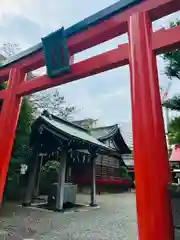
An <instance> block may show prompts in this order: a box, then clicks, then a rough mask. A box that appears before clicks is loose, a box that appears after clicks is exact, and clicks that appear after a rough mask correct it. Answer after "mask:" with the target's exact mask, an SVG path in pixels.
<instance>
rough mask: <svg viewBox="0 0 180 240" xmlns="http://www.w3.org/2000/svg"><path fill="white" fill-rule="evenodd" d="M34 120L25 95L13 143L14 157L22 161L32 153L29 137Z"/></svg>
mask: <svg viewBox="0 0 180 240" xmlns="http://www.w3.org/2000/svg"><path fill="white" fill-rule="evenodd" d="M32 121H33V112H32V106H31V103H30V102H29V101H28V98H26V97H24V98H23V101H22V106H21V111H20V116H19V121H18V125H17V129H16V136H15V141H14V145H13V151H12V157H13V158H15V159H19V160H20V162H22V163H23V162H26V160H27V159H28V158H29V155H30V153H31V149H30V147H29V137H30V132H31V124H32Z"/></svg>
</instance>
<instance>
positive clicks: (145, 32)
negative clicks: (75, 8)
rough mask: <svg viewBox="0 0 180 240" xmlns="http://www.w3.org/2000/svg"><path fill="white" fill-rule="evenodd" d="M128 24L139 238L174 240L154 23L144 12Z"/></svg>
mask: <svg viewBox="0 0 180 240" xmlns="http://www.w3.org/2000/svg"><path fill="white" fill-rule="evenodd" d="M128 24H129V51H130V56H129V61H130V73H131V100H132V122H133V141H134V162H135V182H136V204H137V221H138V239H139V240H173V239H174V238H173V225H172V214H171V208H170V199H169V195H168V182H169V181H170V168H169V162H168V154H167V146H166V139H165V131H164V122H163V116H162V109H161V100H160V91H159V83H158V73H157V65H156V56H155V53H154V52H153V50H152V23H151V21H150V20H149V17H148V15H147V13H144V12H141V13H136V14H134V15H133V16H131V18H130V21H129V23H128Z"/></svg>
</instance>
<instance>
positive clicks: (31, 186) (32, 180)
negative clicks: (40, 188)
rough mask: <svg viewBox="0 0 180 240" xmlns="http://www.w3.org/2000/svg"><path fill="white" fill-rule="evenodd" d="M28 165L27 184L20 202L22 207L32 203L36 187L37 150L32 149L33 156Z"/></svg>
mask: <svg viewBox="0 0 180 240" xmlns="http://www.w3.org/2000/svg"><path fill="white" fill-rule="evenodd" d="M29 162H30V165H29V166H28V172H29V175H28V184H27V188H26V191H25V196H24V199H23V202H22V205H23V206H24V207H26V206H30V205H31V202H32V197H33V194H34V191H35V187H36V180H37V175H38V170H39V151H38V148H34V149H33V155H32V157H31V159H30V160H29Z"/></svg>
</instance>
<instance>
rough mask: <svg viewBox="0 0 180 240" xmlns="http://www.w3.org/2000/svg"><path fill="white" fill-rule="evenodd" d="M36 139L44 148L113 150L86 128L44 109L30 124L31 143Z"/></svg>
mask: <svg viewBox="0 0 180 240" xmlns="http://www.w3.org/2000/svg"><path fill="white" fill-rule="evenodd" d="M39 137H41V140H40V139H39ZM37 141H40V142H43V144H44V145H46V148H50V146H51V149H52V148H54V149H55V147H57V146H58V147H61V146H62V145H67V147H68V148H73V149H75V148H76V149H91V148H95V149H96V150H98V151H100V152H101V151H102V152H109V153H110V152H112V153H113V152H114V151H115V149H113V148H111V147H110V146H107V145H106V144H104V143H102V142H101V141H99V140H98V139H97V138H95V137H94V136H93V135H92V134H91V133H90V132H89V131H88V130H86V129H84V128H82V127H79V126H78V125H75V124H73V123H71V122H69V121H66V120H63V119H61V118H59V117H57V116H55V115H53V114H50V113H49V112H47V111H44V112H43V114H42V115H41V116H40V117H39V118H38V119H36V120H35V122H34V123H33V125H32V134H31V144H33V143H34V142H37Z"/></svg>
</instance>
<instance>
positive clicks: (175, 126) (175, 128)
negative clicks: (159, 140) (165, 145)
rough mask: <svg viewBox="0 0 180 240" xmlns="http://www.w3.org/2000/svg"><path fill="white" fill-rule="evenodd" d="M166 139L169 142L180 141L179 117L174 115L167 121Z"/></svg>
mask: <svg viewBox="0 0 180 240" xmlns="http://www.w3.org/2000/svg"><path fill="white" fill-rule="evenodd" d="M168 140H169V143H170V144H177V143H180V117H175V118H174V119H172V120H171V122H170V123H169V125H168Z"/></svg>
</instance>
